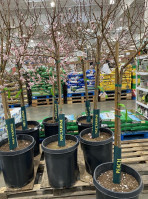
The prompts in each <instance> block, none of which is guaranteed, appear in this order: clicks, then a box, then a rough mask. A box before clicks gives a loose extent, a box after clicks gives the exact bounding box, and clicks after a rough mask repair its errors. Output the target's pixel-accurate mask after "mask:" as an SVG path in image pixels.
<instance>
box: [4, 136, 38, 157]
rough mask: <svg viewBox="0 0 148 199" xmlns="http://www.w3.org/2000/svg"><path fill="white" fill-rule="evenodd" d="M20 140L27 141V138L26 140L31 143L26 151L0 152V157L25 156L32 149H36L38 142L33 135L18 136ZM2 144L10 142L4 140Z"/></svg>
mask: <svg viewBox="0 0 148 199" xmlns="http://www.w3.org/2000/svg"><path fill="white" fill-rule="evenodd" d="M16 136H17V139H18V140H23V139H24V140H25V138H27V139H26V140H29V141H31V144H30V145H29V146H27V147H26V148H24V149H21V150H18V151H0V156H16V155H20V154H23V153H25V152H27V151H29V150H30V149H31V148H32V147H34V145H35V143H36V141H35V139H34V138H33V137H32V136H31V135H25V134H20V135H16ZM1 142H4V144H5V143H7V142H8V138H6V139H4V140H2V141H1Z"/></svg>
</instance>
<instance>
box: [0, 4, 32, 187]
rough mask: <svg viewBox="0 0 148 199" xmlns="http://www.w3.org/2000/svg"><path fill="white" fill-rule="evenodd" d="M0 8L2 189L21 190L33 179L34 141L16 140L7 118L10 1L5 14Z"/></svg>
mask: <svg viewBox="0 0 148 199" xmlns="http://www.w3.org/2000/svg"><path fill="white" fill-rule="evenodd" d="M0 5H1V8H2V9H1V10H0V20H1V27H0V38H1V48H0V49H1V50H0V54H1V60H0V86H1V95H2V103H3V107H4V115H5V122H6V130H7V134H8V138H7V139H5V140H3V141H1V142H0V161H1V165H2V171H3V175H4V180H5V183H6V185H7V186H9V187H22V186H24V185H25V184H27V183H28V182H30V181H31V180H32V178H33V177H34V164H33V150H34V144H35V141H34V138H33V137H31V136H28V135H19V136H16V130H15V121H14V118H12V117H11V114H10V110H9V107H8V103H7V95H6V90H7V87H6V84H5V82H4V75H5V72H6V67H8V66H7V64H8V61H10V59H11V50H12V49H11V43H12V35H13V34H14V32H15V27H14V26H13V24H12V22H13V16H12V15H11V14H12V13H11V10H10V1H7V4H6V5H7V10H6V9H5V6H6V5H5V4H3V3H2V2H1V3H0ZM26 160H28V161H26ZM10 165H11V166H10ZM22 170H23V175H22Z"/></svg>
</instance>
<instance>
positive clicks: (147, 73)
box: [136, 55, 148, 119]
mask: <svg viewBox="0 0 148 199" xmlns="http://www.w3.org/2000/svg"><path fill="white" fill-rule="evenodd" d="M144 59H147V60H148V55H143V56H139V57H138V65H137V72H136V111H137V112H138V113H140V114H142V115H143V116H144V117H145V118H146V119H148V102H146V101H144V100H142V101H140V100H139V93H140V91H142V92H144V93H145V96H146V95H148V65H147V69H146V68H142V66H141V64H142V60H144ZM138 76H140V79H141V77H144V80H145V81H147V82H144V84H145V85H146V87H145V86H143V85H141V83H140V84H139V83H138ZM139 109H141V110H140V111H139Z"/></svg>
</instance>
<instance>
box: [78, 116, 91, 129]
mask: <svg viewBox="0 0 148 199" xmlns="http://www.w3.org/2000/svg"><path fill="white" fill-rule="evenodd" d="M86 117H87V116H80V117H78V118H77V121H76V123H77V125H80V126H81V125H83V126H86V127H87V126H88V127H90V125H91V126H92V122H90V123H89V124H85V123H82V122H81V120H84V119H86ZM90 118H91V119H92V118H93V116H92V115H91V116H90Z"/></svg>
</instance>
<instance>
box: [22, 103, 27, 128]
mask: <svg viewBox="0 0 148 199" xmlns="http://www.w3.org/2000/svg"><path fill="white" fill-rule="evenodd" d="M21 117H22V129H23V130H26V129H28V123H27V115H26V107H25V106H22V107H21Z"/></svg>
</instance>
